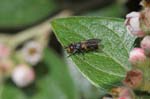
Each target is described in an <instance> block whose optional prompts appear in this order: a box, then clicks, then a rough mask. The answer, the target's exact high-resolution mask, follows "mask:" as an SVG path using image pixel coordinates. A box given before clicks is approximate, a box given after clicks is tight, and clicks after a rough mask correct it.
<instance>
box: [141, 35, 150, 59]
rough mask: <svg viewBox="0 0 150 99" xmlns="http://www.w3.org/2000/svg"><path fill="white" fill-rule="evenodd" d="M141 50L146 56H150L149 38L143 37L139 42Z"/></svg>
mask: <svg viewBox="0 0 150 99" xmlns="http://www.w3.org/2000/svg"><path fill="white" fill-rule="evenodd" d="M141 48H142V49H144V52H145V54H146V55H147V56H150V36H146V37H144V39H143V40H142V42H141Z"/></svg>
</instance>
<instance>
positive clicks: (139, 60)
mask: <svg viewBox="0 0 150 99" xmlns="http://www.w3.org/2000/svg"><path fill="white" fill-rule="evenodd" d="M129 62H130V63H131V64H132V65H135V66H138V65H141V64H144V63H145V62H146V55H145V54H144V50H143V49H142V48H134V49H133V50H132V51H131V52H130V54H129Z"/></svg>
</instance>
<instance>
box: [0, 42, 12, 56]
mask: <svg viewBox="0 0 150 99" xmlns="http://www.w3.org/2000/svg"><path fill="white" fill-rule="evenodd" d="M9 55H10V49H9V48H8V47H7V46H5V45H4V44H0V59H4V58H7V57H8V56H9Z"/></svg>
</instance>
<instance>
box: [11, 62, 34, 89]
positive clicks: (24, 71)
mask: <svg viewBox="0 0 150 99" xmlns="http://www.w3.org/2000/svg"><path fill="white" fill-rule="evenodd" d="M34 79H35V73H34V71H33V69H32V68H31V67H29V66H26V65H25V64H21V65H19V66H17V67H16V68H15V69H14V71H13V73H12V80H13V81H14V83H15V84H16V85H17V86H19V87H26V86H28V85H29V84H31V83H32V82H33V81H34Z"/></svg>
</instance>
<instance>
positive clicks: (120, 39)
mask: <svg viewBox="0 0 150 99" xmlns="http://www.w3.org/2000/svg"><path fill="white" fill-rule="evenodd" d="M123 21H124V20H122V19H115V18H103V17H70V18H62V19H56V20H53V21H52V27H53V30H54V32H55V34H56V36H57V38H58V40H59V41H60V43H61V44H62V46H63V47H64V46H68V45H69V44H70V43H74V42H80V41H82V40H87V39H91V38H98V39H101V40H102V42H101V43H102V45H103V48H102V51H99V52H90V53H85V55H82V54H76V55H72V56H71V58H72V60H73V62H75V64H76V65H77V67H78V68H79V70H80V71H81V72H82V74H83V75H84V76H85V77H86V78H87V79H89V80H90V81H91V82H92V83H93V84H94V85H95V86H99V87H102V88H109V87H112V86H116V85H117V84H118V82H120V81H121V80H122V79H123V78H124V77H125V74H126V71H127V70H130V69H131V66H130V64H129V62H128V54H129V51H130V49H131V48H132V45H133V43H134V40H135V38H134V37H132V36H131V35H130V34H128V33H127V31H126V29H125V27H124V24H123Z"/></svg>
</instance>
